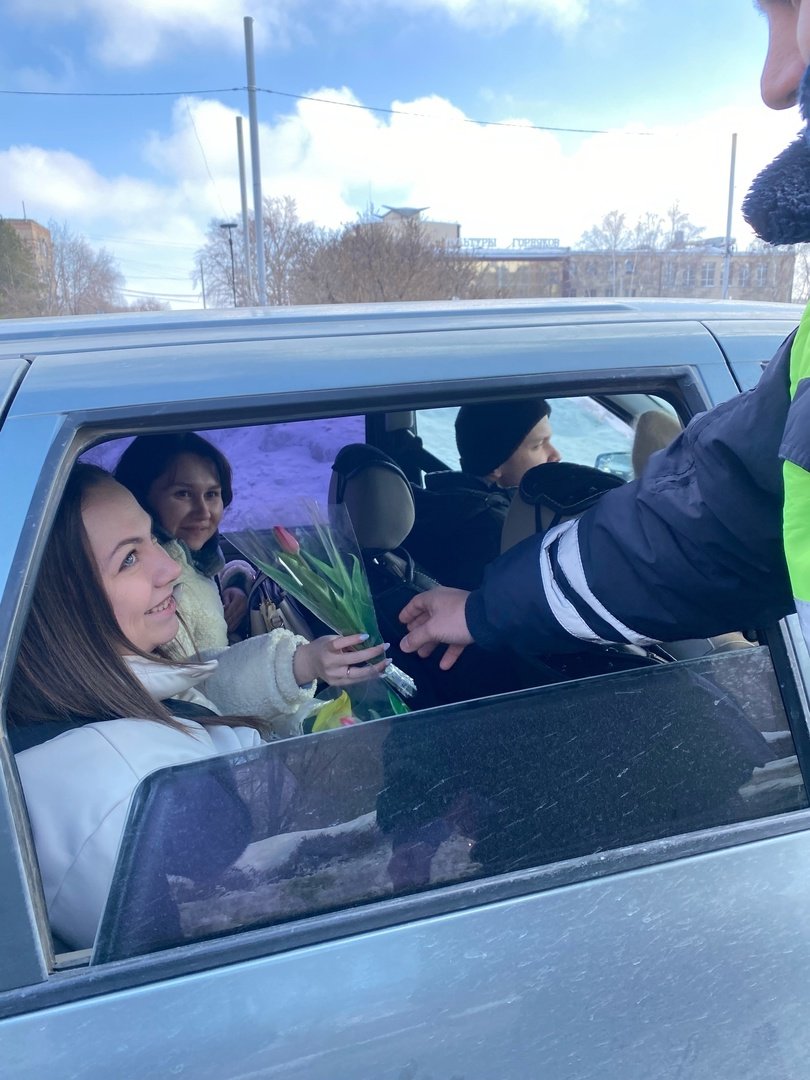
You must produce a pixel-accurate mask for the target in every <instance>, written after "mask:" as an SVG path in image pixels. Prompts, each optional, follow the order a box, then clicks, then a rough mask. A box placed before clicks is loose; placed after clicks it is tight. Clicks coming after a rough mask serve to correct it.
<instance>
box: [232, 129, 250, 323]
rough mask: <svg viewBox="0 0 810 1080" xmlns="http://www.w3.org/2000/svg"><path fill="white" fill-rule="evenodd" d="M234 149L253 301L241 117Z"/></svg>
mask: <svg viewBox="0 0 810 1080" xmlns="http://www.w3.org/2000/svg"><path fill="white" fill-rule="evenodd" d="M236 149H237V152H238V154H239V194H240V196H241V198H242V249H243V251H242V254H243V256H244V260H245V285H246V286H247V289H246V292H247V301H248V303H251V304H252V303H253V274H252V273H251V268H250V234H249V232H248V204H247V185H246V183H245V143H244V140H243V138H242V117H241V116H237V118H236Z"/></svg>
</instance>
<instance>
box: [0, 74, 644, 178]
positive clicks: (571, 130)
mask: <svg viewBox="0 0 810 1080" xmlns="http://www.w3.org/2000/svg"><path fill="white" fill-rule="evenodd" d="M247 89H248V88H247V87H246V86H226V87H220V88H219V89H214V90H0V94H16V95H21V96H26V97H37V96H40V97H87V98H107V97H111V98H125V97H184V96H186V97H193V96H199V95H203V94H237V93H246V92H247ZM256 90H257V91H258V92H259V93H260V94H267V95H275V96H276V97H285V98H291V99H293V100H295V101H312V102H314V103H315V104H318V105H335V106H338V107H339V108H343V109H362V110H363V111H365V112H373V113H383V114H385V115H386V116H406V117H410V118H411V119H417V120H439V121H443V122H445V123H453V122H455V123H459V121H458V120H457V119H455V120H454V119H450V118H447V117H443V116H433V115H431V114H430V113H415V112H409V111H408V110H407V109H391V108H386V107H385V106H382V105H363V104H360V103H359V102H355V101H336V100H335V99H334V98H322V97H315V96H314V95H312V94H293V93H291V92H289V91H287V90H271V89H269V88H267V87H264V86H257V87H256ZM189 115H190V114H189ZM460 122H461V123H463V124H475V126H476V127H501V128H515V129H517V130H518V131H553V132H557V133H558V134H570V135H631V136H639V135H645V136H649V135H653V134H654V133H653V132H651V131H620V130H618V129H615V128H614V129H610V128H580V127H557V126H554V125H551V124H521V123H516V122H515V121H512V120H474V119H472V118H471V117H468V116H463V117H462V118H461V121H460ZM192 123H193V121H192ZM198 141H199V140H198ZM206 168H207V163H206ZM209 175H210V173H209Z"/></svg>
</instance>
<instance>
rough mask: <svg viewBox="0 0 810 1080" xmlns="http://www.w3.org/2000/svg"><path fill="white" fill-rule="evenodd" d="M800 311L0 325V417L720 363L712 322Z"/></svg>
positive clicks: (273, 316)
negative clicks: (5, 389)
mask: <svg viewBox="0 0 810 1080" xmlns="http://www.w3.org/2000/svg"><path fill="white" fill-rule="evenodd" d="M801 312H802V308H801V307H800V306H799V305H794V304H768V303H745V302H737V301H696V300H647V299H642V300H635V299H634V300H610V299H605V300H584V301H583V300H576V299H568V300H553V299H552V300H525V301H520V300H519V301H457V302H453V301H448V302H441V303H439V302H418V303H398V304H363V305H329V306H318V307H314V306H313V307H282V308H237V309H230V310H227V309H226V310H217V311H193V312H133V313H121V314H112V315H97V316H87V317H85V316H73V317H66V318H53V319H34V320H15V321H13V322H7V323H5V324H0V363H3V362H6V363H10V362H11V361H17V362H19V361H20V358H21V357H24V358H25V361H27V362H28V364H29V367H28V370H27V372H26V374H25V376H24V378H23V380H22V383H21V385H20V386H19V388H18V389H17V392H16V394H15V396H14V400H13V402H12V404H11V406H10V409H9V412H8V417H9V418H11V417H13V416H14V415H18V416H19V415H26V414H27V415H31V414H44V413H47V414H51V415H53V414H57V413H61V414H64V413H74V414H79V413H83V414H85V415H86V414H87V412H88V411H91V412H95V413H96V415H99V414H100V412H104V411H106V410H110V409H115V408H121V407H124V408H135V409H138V408H145V409H148V410H154V409H155V408H161V407H162V406H163V405H164V404H165V403H172V402H175V403H176V402H183V401H185V402H191V401H195V402H198V403H199V405H200V408H201V409H202V410H203V411H208V410H210V409H212V408H214V406H215V405H216V403H218V402H223V401H224V400H225V399H226V398H227V399H228V400H230V401H231V402H234V401H235V400H236V399H239V398H241V399H242V400H243V401H244V400H247V399H249V398H254V399H255V398H257V397H259V396H264V397H268V396H272V397H274V398H275V397H277V396H278V395H289V394H296V395H300V394H302V393H304V394H306V395H312V394H318V393H320V392H324V391H328V392H332V391H335V390H341V389H342V390H343V391H345V392H346V393H355V394H356V393H357V392H358V391H360V390H365V389H367V388H375V387H392V386H404V385H406V384H407V385H410V386H413V387H417V388H419V389H420V390H422V389H424V388H425V387H427V386H430V385H431V384H434V385H435V384H437V383H439V382H442V381H444V382H446V381H452V382H458V381H459V380H477V379H487V380H491V379H493V378H498V377H510V378H511V377H515V378H525V377H537V376H538V375H548V374H554V373H557V374H559V373H564V372H586V371H590V372H594V373H597V374H598V373H600V372H601V373H606V372H608V371H614V372H615V371H616V370H617V369H621V370H628V369H631V368H636V369H639V370H641V369H644V370H649V369H650V368H653V367H657V368H662V367H666V366H672V365H677V366H681V367H683V366H684V365H686V364H696V365H702V366H703V367H704V368H707V367H709V366H711V365H725V360H724V358H723V354H722V352H721V351H720V349H719V348H718V347H717V342H716V340H715V337H714V336H713V335H717V336H718V337H719V336H720V334H718V331H717V326H718V325H719V324H722V325H723V326H725V327H727V328H728V332H729V333H730V334H731V333H733V332H736V333H743V334H749V333H750V332H751V330H753V329H754V328H756V327H760V326H765V325H769V326H770V328H771V329H770V332H771V336H773V334H774V333H776V332H777V331H778V332H780V333H781V335H782V336H785V335H786V334H787V333H788V332H789V330H790V329H792V328H793V327H794V326H795V325H796V324H797V323H798V321H799V318H800V316H801ZM708 327H711V332H710V330H709V329H708ZM774 327H775V328H776V330H773V328H774Z"/></svg>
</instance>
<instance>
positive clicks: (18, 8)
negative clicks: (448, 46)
mask: <svg viewBox="0 0 810 1080" xmlns="http://www.w3.org/2000/svg"><path fill="white" fill-rule="evenodd" d="M637 2H638V0H336V5H337V6H336V8H335V9H334V10H331V9H329V8H328V7H321V6H320V5H321V4H322V3H323V0H252V3H251V5H250V6H251V11H250V14H251V15H252V16H253V17H254V20H255V22H254V35H255V40H256V47H257V49H260V48H261V47H262V46H266V45H272V46H286V45H288V44H289V42H290V41H291V39H292V38H293V37H305V36H307V34H308V33H309V31H308V30H307V29H306V20H307V14H308V13H309V14H310V15H311V14H312V13H313V12H317V13H318V14H319V15H325V16H326V17H327V18H329V17H330V16H331V15H333V14H334V11H340V12H341V13H343V14H346V13H356V14H363V15H366V14H368V13H369V12H370V11H374V10H377V9H379V8H380V7H381V6H386V7H388V8H391V9H393V10H401V11H405V12H407V13H408V14H409V15H413V14H414V13H416V12H420V11H422V12H425V11H434V12H439V13H444V14H446V15H447V16H449V17H450V18H452V19H454V20H455V21H457V22H458V23H460V24H462V25H465V26H469V27H473V28H479V29H482V30H486V31H491V30H502V29H505V28H506V27H508V26H511V25H513V24H514V23H516V22H520V21H526V20H528V21H533V22H539V23H543V24H545V25H549V26H551V27H553V28H555V29H556V30H558V31H560V32H562V33H571V32H574V31H576V30H577V29H578V28H579V27H581V26H583V25H584V24H585V23H586V22H588V21H589V20H592V19H593V18H595V17H596V16H598V15H600V14H603V13H613V12H615V11H617V10H619V9H622V8H626V7H629V6H632V5H634V4H635V3H637ZM9 7H10V8H11V10H12V11H13V12H14V13H15V14H16V15H17V16H18V17H19V18H25V19H27V20H29V21H32V22H33V21H35V20H47V21H48V22H49V23H54V24H58V23H81V24H83V25H85V26H86V27H87V31H88V40H89V41H90V43H91V44H90V49H91V52H92V53H93V54H94V55H96V56H97V57H98V58H99V59H100V60H101V61H102V62H103V63H104V64H106V65H107V66H109V67H111V68H136V67H141V66H144V65H146V64H149V63H151V62H152V61H154V60H155V59H157V58H159V57H161V58H164V59H165V58H170V57H171V54H172V50H173V49H174V48H176V47H177V44H178V42H180V43H181V45H182V48H183V49H187V48H188V47H189V46H190V45H212V44H216V45H219V46H223V47H225V48H228V49H230V50H232V51H237V52H238V51H240V50H241V49H242V48H243V46H244V28H243V18H244V14H245V12H244V10H243V7H244V5H243V4H242V3H241V0H9ZM35 74H36V73H35Z"/></svg>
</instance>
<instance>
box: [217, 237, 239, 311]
mask: <svg viewBox="0 0 810 1080" xmlns="http://www.w3.org/2000/svg"><path fill="white" fill-rule="evenodd" d="M219 227H220V229H227V230H228V247H229V248H230V249H231V288H232V289H233V306H234V307H237V303H236V263H235V262H234V258H233V230H234V229H238V228H239V226H238V225H237V224H236V222H235V221H222V222H220V225H219Z"/></svg>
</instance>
